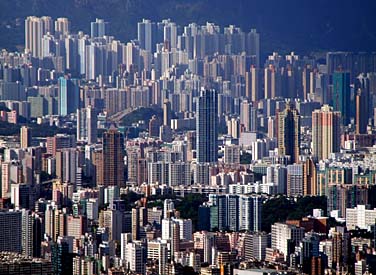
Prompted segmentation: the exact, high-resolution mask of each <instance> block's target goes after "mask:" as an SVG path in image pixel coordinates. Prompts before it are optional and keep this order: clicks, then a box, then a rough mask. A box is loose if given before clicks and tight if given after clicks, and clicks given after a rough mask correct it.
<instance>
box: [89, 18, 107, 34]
mask: <svg viewBox="0 0 376 275" xmlns="http://www.w3.org/2000/svg"><path fill="white" fill-rule="evenodd" d="M90 30H91V37H92V38H95V37H103V36H105V35H108V31H109V23H108V22H105V21H104V20H103V19H98V18H96V19H95V22H91V24H90Z"/></svg>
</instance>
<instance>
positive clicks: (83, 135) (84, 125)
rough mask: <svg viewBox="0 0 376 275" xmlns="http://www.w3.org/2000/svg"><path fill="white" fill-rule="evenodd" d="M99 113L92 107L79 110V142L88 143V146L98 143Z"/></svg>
mask: <svg viewBox="0 0 376 275" xmlns="http://www.w3.org/2000/svg"><path fill="white" fill-rule="evenodd" d="M97 123H98V118H97V111H96V109H95V108H94V107H92V106H91V105H89V106H87V107H86V108H82V109H77V140H78V141H86V142H87V143H88V144H93V143H96V142H97V135H98V133H97V132H98V131H97V129H98V125H97Z"/></svg>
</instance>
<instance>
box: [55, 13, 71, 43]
mask: <svg viewBox="0 0 376 275" xmlns="http://www.w3.org/2000/svg"><path fill="white" fill-rule="evenodd" d="M69 31H70V22H69V20H68V18H65V17H60V18H57V19H56V21H55V36H56V37H58V38H62V37H64V36H65V35H68V34H69Z"/></svg>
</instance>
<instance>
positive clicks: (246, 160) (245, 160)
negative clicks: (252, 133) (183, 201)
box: [240, 152, 252, 164]
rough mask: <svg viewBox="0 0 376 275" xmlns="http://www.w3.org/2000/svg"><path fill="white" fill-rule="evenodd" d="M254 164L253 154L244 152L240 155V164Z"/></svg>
mask: <svg viewBox="0 0 376 275" xmlns="http://www.w3.org/2000/svg"><path fill="white" fill-rule="evenodd" d="M251 162H252V154H250V153H247V152H243V153H242V154H241V155H240V164H251Z"/></svg>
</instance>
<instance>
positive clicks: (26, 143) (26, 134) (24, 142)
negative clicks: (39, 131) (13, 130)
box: [20, 126, 31, 149]
mask: <svg viewBox="0 0 376 275" xmlns="http://www.w3.org/2000/svg"><path fill="white" fill-rule="evenodd" d="M20 131H21V132H20V141H21V148H23V149H25V148H27V147H30V146H31V129H30V128H29V127H27V126H22V127H21V130H20Z"/></svg>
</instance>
